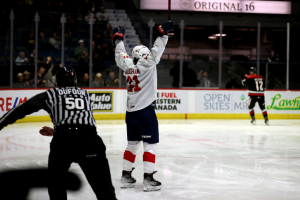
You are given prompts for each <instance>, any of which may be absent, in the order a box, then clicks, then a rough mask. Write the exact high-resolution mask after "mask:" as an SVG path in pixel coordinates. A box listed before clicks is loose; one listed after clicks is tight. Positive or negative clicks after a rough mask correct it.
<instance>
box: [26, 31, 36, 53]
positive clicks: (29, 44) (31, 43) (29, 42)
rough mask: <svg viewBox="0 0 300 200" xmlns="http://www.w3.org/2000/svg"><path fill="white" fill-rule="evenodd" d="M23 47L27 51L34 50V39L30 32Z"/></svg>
mask: <svg viewBox="0 0 300 200" xmlns="http://www.w3.org/2000/svg"><path fill="white" fill-rule="evenodd" d="M25 46H26V49H27V50H33V49H34V48H35V37H34V33H33V32H32V31H30V33H29V35H28V37H27V38H26V39H25Z"/></svg>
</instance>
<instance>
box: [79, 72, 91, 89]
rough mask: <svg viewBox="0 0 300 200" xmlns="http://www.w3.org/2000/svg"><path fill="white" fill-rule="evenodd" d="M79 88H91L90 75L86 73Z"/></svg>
mask: <svg viewBox="0 0 300 200" xmlns="http://www.w3.org/2000/svg"><path fill="white" fill-rule="evenodd" d="M78 86H82V87H89V74H88V73H84V75H83V77H82V80H81V81H80V82H79V84H78Z"/></svg>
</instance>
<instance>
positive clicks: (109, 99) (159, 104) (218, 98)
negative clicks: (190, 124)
mask: <svg viewBox="0 0 300 200" xmlns="http://www.w3.org/2000/svg"><path fill="white" fill-rule="evenodd" d="M43 91H45V90H1V92H0V117H1V116H2V115H4V114H5V113H6V112H7V111H9V110H10V109H12V108H14V107H16V106H17V105H19V104H21V103H23V102H25V101H27V100H28V99H29V98H31V97H33V96H35V95H36V94H39V93H41V92H43ZM88 91H89V94H90V98H91V104H92V107H93V110H94V113H95V114H104V113H105V114H110V113H118V114H119V113H120V114H122V113H125V112H126V99H127V97H126V95H127V94H126V90H123V89H111V90H109V89H94V90H93V89H91V90H90V89H89V90H88ZM248 102H249V96H248V92H247V91H246V90H158V91H157V100H156V112H157V113H170V114H172V113H196V114H197V113H199V114H201V113H202V114H205V113H209V114H210V113H221V114H222V113H228V114H230V113H231V114H242V113H244V114H245V113H248ZM265 103H266V109H267V110H268V112H269V113H270V114H272V113H273V114H300V91H266V92H265ZM255 111H256V113H261V110H260V108H259V106H258V104H256V106H255ZM32 115H33V116H39V115H48V114H47V113H46V112H45V111H43V110H40V111H38V112H36V113H33V114H32Z"/></svg>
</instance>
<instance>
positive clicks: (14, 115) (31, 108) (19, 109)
mask: <svg viewBox="0 0 300 200" xmlns="http://www.w3.org/2000/svg"><path fill="white" fill-rule="evenodd" d="M46 99H47V94H46V92H43V93H41V94H38V95H36V96H34V97H32V98H30V99H29V100H27V101H26V102H24V103H22V104H20V105H18V106H16V107H15V108H13V109H11V110H10V111H8V112H7V113H5V114H4V115H3V116H2V117H1V119H0V130H1V129H3V128H4V127H5V126H7V125H8V124H13V123H14V122H15V121H17V120H18V119H22V118H24V117H25V116H26V115H30V114H31V113H34V112H37V111H39V110H40V109H44V108H45V103H44V102H45V101H46Z"/></svg>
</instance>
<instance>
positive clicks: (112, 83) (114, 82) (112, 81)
mask: <svg viewBox="0 0 300 200" xmlns="http://www.w3.org/2000/svg"><path fill="white" fill-rule="evenodd" d="M105 83H106V86H110V87H111V86H118V85H119V79H117V78H115V73H114V72H110V73H109V78H107V79H106V81H105Z"/></svg>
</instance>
